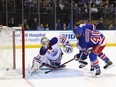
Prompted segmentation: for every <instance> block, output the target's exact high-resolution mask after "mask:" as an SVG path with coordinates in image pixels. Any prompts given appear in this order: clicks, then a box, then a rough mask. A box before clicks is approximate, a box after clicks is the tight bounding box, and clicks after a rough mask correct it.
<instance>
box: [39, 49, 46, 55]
mask: <svg viewBox="0 0 116 87" xmlns="http://www.w3.org/2000/svg"><path fill="white" fill-rule="evenodd" d="M46 52H47V49H44V48H43V47H41V48H40V52H39V54H40V55H45V54H46Z"/></svg>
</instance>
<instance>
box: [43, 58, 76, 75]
mask: <svg viewBox="0 0 116 87" xmlns="http://www.w3.org/2000/svg"><path fill="white" fill-rule="evenodd" d="M74 59H75V58H72V59H70V60H68V61H66V62H65V63H63V64H61V65H60V66H59V67H57V68H60V67H62V66H63V65H65V64H67V63H69V62H71V61H73V60H74ZM57 68H52V69H51V70H49V71H46V72H45V74H47V73H49V72H51V71H52V70H55V69H57Z"/></svg>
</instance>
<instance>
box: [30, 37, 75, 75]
mask: <svg viewBox="0 0 116 87" xmlns="http://www.w3.org/2000/svg"><path fill="white" fill-rule="evenodd" d="M62 37H64V36H63V35H61V36H59V41H58V38H57V37H53V38H52V39H51V40H49V39H48V38H47V37H43V38H42V39H41V45H42V47H41V48H40V52H39V54H38V55H37V56H36V57H34V59H33V62H32V67H31V73H32V72H34V71H37V70H38V69H42V67H43V66H46V67H49V68H59V66H60V65H61V60H62V56H63V51H64V52H65V53H71V52H72V50H73V49H72V45H71V44H70V43H69V42H68V41H67V40H64V41H62V40H61V38H62ZM59 42H60V43H62V45H63V47H64V49H63V51H62V49H61V48H60V46H59ZM60 67H61V66H60ZM62 67H64V66H62Z"/></svg>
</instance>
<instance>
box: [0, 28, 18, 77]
mask: <svg viewBox="0 0 116 87" xmlns="http://www.w3.org/2000/svg"><path fill="white" fill-rule="evenodd" d="M13 31H14V29H13V28H10V27H1V30H0V78H7V77H10V76H11V77H12V74H13V75H14V76H15V75H17V73H16V71H15V70H13V66H14V63H13V62H14V61H13V60H14V59H13V56H14V54H13ZM14 72H15V73H14Z"/></svg>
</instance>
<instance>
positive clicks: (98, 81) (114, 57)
mask: <svg viewBox="0 0 116 87" xmlns="http://www.w3.org/2000/svg"><path fill="white" fill-rule="evenodd" d="M38 52H39V49H37V48H36V49H26V50H25V53H26V55H25V57H26V64H25V65H26V78H25V79H22V78H11V79H10V78H9V79H0V87H115V84H116V81H115V80H116V65H115V64H116V47H106V48H105V49H104V51H103V52H104V53H105V54H106V55H107V56H108V57H109V58H110V60H111V61H112V62H113V64H114V66H113V67H112V68H110V69H107V70H104V69H103V66H104V65H105V63H104V62H103V61H102V60H101V59H99V58H98V59H99V64H100V66H101V70H102V73H101V75H100V77H98V78H96V77H95V76H94V72H91V71H89V69H90V64H88V65H87V66H86V67H85V68H83V69H79V68H78V66H79V63H78V62H77V61H72V62H70V63H68V64H67V65H66V68H64V69H60V70H54V71H52V72H50V73H48V74H44V72H40V73H38V74H34V75H32V76H30V75H29V74H28V69H27V66H28V64H30V65H31V62H32V59H33V57H34V56H36V55H37V54H38ZM76 53H78V49H77V48H74V51H73V53H72V54H64V56H63V59H62V63H63V62H65V61H67V60H70V59H71V58H73V56H74V54H76ZM21 56H22V55H21V54H20V52H18V54H17V57H18V58H17V59H18V60H17V68H18V70H20V68H21V65H20V64H21ZM87 62H88V63H90V62H89V58H88V59H87Z"/></svg>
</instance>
